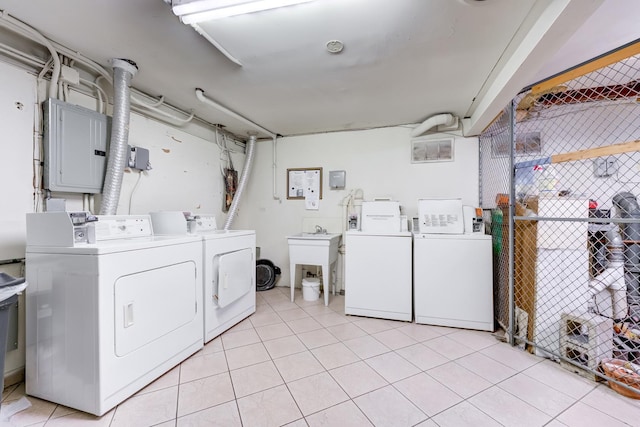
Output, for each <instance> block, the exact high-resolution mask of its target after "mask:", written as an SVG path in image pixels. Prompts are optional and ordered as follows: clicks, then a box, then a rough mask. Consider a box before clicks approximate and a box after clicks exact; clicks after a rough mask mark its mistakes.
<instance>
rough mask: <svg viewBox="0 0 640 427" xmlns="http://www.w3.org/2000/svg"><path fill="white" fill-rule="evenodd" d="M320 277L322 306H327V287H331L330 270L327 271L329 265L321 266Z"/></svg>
mask: <svg viewBox="0 0 640 427" xmlns="http://www.w3.org/2000/svg"><path fill="white" fill-rule="evenodd" d="M322 277H324V290H323V292H324V305H325V306H329V287H331V270H329V264H322Z"/></svg>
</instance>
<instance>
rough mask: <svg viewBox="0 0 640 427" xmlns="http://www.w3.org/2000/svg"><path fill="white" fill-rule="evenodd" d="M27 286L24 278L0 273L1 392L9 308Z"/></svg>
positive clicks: (0, 388)
mask: <svg viewBox="0 0 640 427" xmlns="http://www.w3.org/2000/svg"><path fill="white" fill-rule="evenodd" d="M26 286H27V285H26V283H25V281H24V278H23V277H13V276H10V275H8V274H6V273H0V368H2V375H0V390H4V356H5V353H6V352H7V332H8V327H9V308H10V307H11V305H12V304H14V303H15V302H16V301H18V293H19V292H21V291H23V290H24V288H26ZM0 406H1V404H0Z"/></svg>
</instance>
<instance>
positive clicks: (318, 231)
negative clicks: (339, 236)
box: [316, 225, 327, 234]
mask: <svg viewBox="0 0 640 427" xmlns="http://www.w3.org/2000/svg"><path fill="white" fill-rule="evenodd" d="M316 234H327V229H326V228H322V227H321V226H319V225H316Z"/></svg>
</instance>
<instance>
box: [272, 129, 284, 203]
mask: <svg viewBox="0 0 640 427" xmlns="http://www.w3.org/2000/svg"><path fill="white" fill-rule="evenodd" d="M277 142H278V137H277V136H276V135H273V155H272V157H273V200H277V201H278V202H280V203H282V200H281V199H280V197H278V187H277V186H276V176H277V172H278V161H277V152H276V144H277Z"/></svg>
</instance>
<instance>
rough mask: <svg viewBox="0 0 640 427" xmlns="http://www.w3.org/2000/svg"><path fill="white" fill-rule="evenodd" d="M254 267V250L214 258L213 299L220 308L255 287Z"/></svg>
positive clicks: (248, 249)
mask: <svg viewBox="0 0 640 427" xmlns="http://www.w3.org/2000/svg"><path fill="white" fill-rule="evenodd" d="M253 265H254V264H253V250H252V249H250V248H246V249H242V250H239V251H234V252H227V253H224V254H220V255H216V256H215V257H214V258H213V272H214V274H213V298H214V300H215V301H216V302H217V304H218V306H219V307H225V306H227V305H229V304H231V303H233V302H234V301H235V300H237V299H239V298H240V297H242V296H243V295H245V294H246V293H247V292H249V291H250V290H251V289H252V288H253V287H254V286H255V285H254V277H255V274H256V272H255V267H253Z"/></svg>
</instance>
